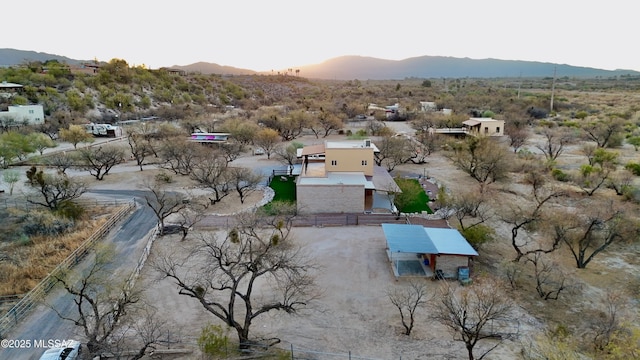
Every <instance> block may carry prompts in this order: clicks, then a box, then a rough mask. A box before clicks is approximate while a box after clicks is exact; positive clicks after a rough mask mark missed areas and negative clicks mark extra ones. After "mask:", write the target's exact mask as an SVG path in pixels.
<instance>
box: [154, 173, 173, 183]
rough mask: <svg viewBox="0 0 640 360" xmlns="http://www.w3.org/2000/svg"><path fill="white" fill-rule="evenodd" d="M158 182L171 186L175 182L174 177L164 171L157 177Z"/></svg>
mask: <svg viewBox="0 0 640 360" xmlns="http://www.w3.org/2000/svg"><path fill="white" fill-rule="evenodd" d="M156 181H158V182H163V183H166V184H170V183H172V182H173V177H171V175H170V174H167V173H166V172H164V171H163V172H161V173H159V174H158V175H156Z"/></svg>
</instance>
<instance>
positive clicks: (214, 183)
mask: <svg viewBox="0 0 640 360" xmlns="http://www.w3.org/2000/svg"><path fill="white" fill-rule="evenodd" d="M227 169H228V162H227V159H226V158H224V157H223V156H221V154H220V153H217V152H214V153H212V154H211V156H209V157H206V158H203V159H201V161H199V162H197V163H194V164H193V166H192V168H191V172H190V173H189V177H190V178H191V179H193V180H195V181H197V182H198V183H200V184H201V185H203V186H205V187H207V188H208V189H210V190H211V191H212V192H213V197H210V198H209V201H210V202H211V204H212V205H213V204H216V203H218V202H220V201H221V200H222V199H223V198H224V197H225V196H227V195H229V185H230V180H229V176H228V172H227Z"/></svg>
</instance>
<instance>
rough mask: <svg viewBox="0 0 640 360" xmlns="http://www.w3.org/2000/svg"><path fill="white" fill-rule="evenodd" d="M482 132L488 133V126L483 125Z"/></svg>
mask: <svg viewBox="0 0 640 360" xmlns="http://www.w3.org/2000/svg"><path fill="white" fill-rule="evenodd" d="M484 133H485V134H488V133H489V127H488V126H485V127H484Z"/></svg>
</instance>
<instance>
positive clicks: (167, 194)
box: [142, 179, 188, 236]
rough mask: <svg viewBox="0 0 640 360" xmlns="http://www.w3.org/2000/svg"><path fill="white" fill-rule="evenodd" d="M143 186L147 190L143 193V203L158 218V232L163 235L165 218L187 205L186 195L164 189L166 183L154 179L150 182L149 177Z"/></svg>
mask: <svg viewBox="0 0 640 360" xmlns="http://www.w3.org/2000/svg"><path fill="white" fill-rule="evenodd" d="M142 186H143V188H144V189H145V190H147V193H146V194H145V195H144V199H145V203H146V204H147V206H148V207H149V208H150V209H151V210H153V213H154V214H155V215H156V218H157V219H158V227H159V231H158V234H159V235H160V236H162V235H164V232H165V221H166V219H167V218H168V217H169V216H171V215H173V214H176V213H179V212H180V211H182V210H184V209H185V208H186V207H187V204H188V201H187V196H186V195H185V194H183V193H180V192H175V191H173V192H171V191H167V190H166V183H164V182H162V181H159V180H155V181H153V182H151V181H150V180H149V179H145V180H144V181H143V185H142Z"/></svg>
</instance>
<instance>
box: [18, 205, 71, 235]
mask: <svg viewBox="0 0 640 360" xmlns="http://www.w3.org/2000/svg"><path fill="white" fill-rule="evenodd" d="M20 220H21V222H22V223H23V225H22V231H23V232H24V234H25V235H27V236H38V235H45V236H56V235H60V234H63V233H64V232H66V231H67V230H69V229H71V228H72V227H73V225H74V221H73V219H71V218H67V217H61V216H56V215H55V214H54V213H52V212H50V211H44V210H40V211H30V212H28V213H25V214H24V215H23V216H22V218H21V219H20Z"/></svg>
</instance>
